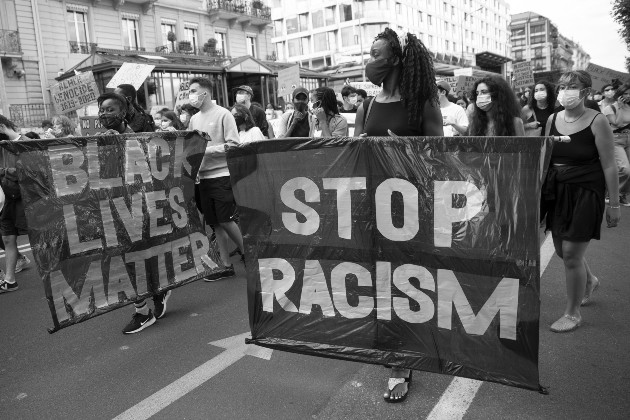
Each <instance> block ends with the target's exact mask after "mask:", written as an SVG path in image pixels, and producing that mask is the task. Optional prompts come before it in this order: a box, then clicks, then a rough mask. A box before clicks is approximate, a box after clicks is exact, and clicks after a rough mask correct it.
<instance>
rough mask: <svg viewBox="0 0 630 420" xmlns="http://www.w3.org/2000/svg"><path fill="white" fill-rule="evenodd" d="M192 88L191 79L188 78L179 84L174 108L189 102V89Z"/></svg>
mask: <svg viewBox="0 0 630 420" xmlns="http://www.w3.org/2000/svg"><path fill="white" fill-rule="evenodd" d="M189 88H190V81H189V80H186V81H183V82H181V83H180V84H179V90H178V91H177V97H176V98H175V106H174V109H177V107H178V106H182V105H184V104H187V103H189V102H190V101H189V100H188V90H189Z"/></svg>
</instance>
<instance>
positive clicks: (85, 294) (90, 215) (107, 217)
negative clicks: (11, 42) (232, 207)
mask: <svg viewBox="0 0 630 420" xmlns="http://www.w3.org/2000/svg"><path fill="white" fill-rule="evenodd" d="M206 141H207V140H206V138H204V137H203V136H202V135H201V134H199V133H196V132H189V133H185V132H172V133H171V132H169V133H150V134H148V133H142V134H126V135H117V136H97V137H75V138H62V139H51V140H33V141H19V142H3V143H2V146H3V147H4V148H6V149H8V150H10V151H11V152H12V153H15V154H17V155H18V162H17V172H18V178H19V184H20V188H21V194H22V200H23V203H24V208H25V213H26V219H27V223H28V231H29V240H30V243H31V247H32V249H33V255H34V257H35V261H36V262H37V266H38V268H39V274H40V276H41V278H42V280H43V283H44V289H45V292H46V298H47V300H48V305H49V306H50V311H51V313H52V318H53V324H54V327H53V328H52V329H49V331H50V332H55V331H57V330H59V329H61V328H64V327H67V326H70V325H73V324H76V323H78V322H82V321H85V320H87V319H89V318H93V317H95V316H97V315H101V314H103V313H106V312H109V311H111V310H114V309H117V308H120V307H122V306H125V305H128V304H130V303H132V302H133V301H134V300H137V299H141V298H147V297H150V296H152V295H154V294H155V293H158V292H164V291H166V290H169V289H173V288H175V287H179V286H182V285H184V284H187V283H190V282H192V281H195V280H198V279H200V278H203V277H205V276H207V275H209V274H211V273H212V272H214V271H219V268H218V266H217V263H216V261H218V259H217V256H216V255H217V254H216V250H215V249H213V247H212V246H211V244H210V243H209V241H208V238H207V236H206V234H205V233H204V227H203V225H202V220H201V219H200V217H199V213H198V211H197V207H196V205H195V198H194V196H195V193H194V184H195V178H196V176H197V171H198V170H199V165H200V163H201V160H202V158H203V155H204V151H205V148H206ZM210 256H212V258H210ZM213 259H214V260H213Z"/></svg>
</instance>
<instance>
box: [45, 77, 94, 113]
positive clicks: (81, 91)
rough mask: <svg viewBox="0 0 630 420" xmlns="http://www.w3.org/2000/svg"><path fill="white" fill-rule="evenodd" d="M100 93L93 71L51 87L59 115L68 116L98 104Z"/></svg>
mask: <svg viewBox="0 0 630 420" xmlns="http://www.w3.org/2000/svg"><path fill="white" fill-rule="evenodd" d="M99 95H100V93H99V91H98V86H97V85H96V81H94V74H92V72H91V71H86V72H85V73H79V74H77V75H76V76H72V77H70V78H68V79H65V80H62V81H61V82H59V83H56V84H54V85H52V86H51V87H50V96H51V98H52V103H53V106H54V107H55V112H56V113H57V114H67V113H68V112H71V111H75V110H77V109H79V108H83V107H85V106H87V105H89V104H91V103H93V102H96V99H98V97H99Z"/></svg>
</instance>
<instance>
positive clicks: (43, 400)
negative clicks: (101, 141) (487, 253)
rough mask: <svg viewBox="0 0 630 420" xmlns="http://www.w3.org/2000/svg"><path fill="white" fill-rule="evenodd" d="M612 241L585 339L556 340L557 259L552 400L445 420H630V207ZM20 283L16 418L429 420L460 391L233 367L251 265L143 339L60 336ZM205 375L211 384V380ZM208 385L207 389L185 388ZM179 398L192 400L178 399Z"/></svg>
mask: <svg viewBox="0 0 630 420" xmlns="http://www.w3.org/2000/svg"><path fill="white" fill-rule="evenodd" d="M603 230H604V232H603V238H602V240H601V241H594V242H592V243H591V246H590V248H589V251H588V260H589V262H590V265H591V268H592V269H593V271H594V272H595V274H596V275H597V276H598V277H599V278H600V280H601V281H602V286H601V288H600V289H599V290H598V291H597V293H596V295H595V298H594V302H593V304H592V306H589V307H586V308H584V309H583V312H582V316H583V318H584V324H583V326H582V327H580V328H579V329H578V330H577V331H575V332H573V333H570V334H554V333H551V332H549V330H548V326H549V325H550V324H551V323H552V322H553V321H555V320H556V319H557V318H558V317H559V316H560V315H561V314H562V310H563V307H564V299H565V291H564V271H563V267H562V263H561V261H560V260H559V259H558V258H557V257H555V256H554V257H553V258H552V259H551V261H550V263H549V265H548V267H547V269H546V271H545V273H544V274H543V277H542V281H541V283H542V287H541V288H542V309H541V323H540V337H541V340H540V343H541V344H540V362H539V365H540V376H541V379H540V382H541V384H542V385H544V386H548V387H549V390H550V394H549V395H541V394H538V393H536V392H532V391H525V390H521V389H515V388H510V387H507V386H502V385H496V384H490V383H483V384H481V386H480V387H479V388H478V390H477V391H476V393H474V392H473V393H472V395H469V396H466V395H465V394H464V393H461V394H458V393H457V392H455V393H454V394H453V395H451V397H453V396H454V397H455V399H456V400H457V401H456V402H457V404H455V405H454V406H453V409H455V411H454V412H450V413H449V412H448V410H447V411H446V413H449V414H444V413H445V412H442V414H438V415H437V416H436V412H435V411H434V412H433V417H432V418H461V413H465V414H464V415H463V418H465V419H485V420H487V419H505V418H510V419H554V420H556V419H627V418H629V417H630V361H629V360H628V357H629V354H630V311H629V306H630V299H629V297H630V282H629V281H628V280H630V278H629V276H628V273H630V251H629V249H630V209H629V208H623V209H622V223H621V225H620V227H618V228H616V229H607V228H605V227H604V228H603ZM24 239H25V238H23V241H22V242H21V243H25V242H24ZM27 255H29V256H32V254H31V253H30V252H27ZM3 263H4V259H1V260H0V266H3V265H4V264H3ZM18 281H19V285H20V290H19V291H17V292H14V293H8V294H4V295H1V296H0V319H1V320H2V322H1V323H0V337H1V345H0V419H4V420H6V419H9V420H13V419H112V418H115V417H116V416H118V415H120V414H121V413H125V412H127V413H131V414H134V415H136V417H133V416H132V417H129V418H146V417H147V416H146V413H147V412H146V411H143V410H142V407H139V406H138V404H139V403H141V402H142V401H143V400H145V399H147V398H149V397H151V396H152V395H154V394H156V393H158V392H159V391H160V390H163V391H162V394H158V395H157V396H156V398H157V400H159V401H162V403H163V405H164V408H163V409H162V410H160V411H158V412H157V414H155V415H154V416H153V417H152V418H155V419H253V418H255V419H367V418H370V419H371V418H374V419H411V418H422V419H424V418H427V416H429V415H430V413H431V412H432V410H434V409H435V407H436V405H437V404H438V402H439V401H440V398H442V397H443V395H444V393H445V391H446V390H447V389H449V385H451V383H452V380H453V378H452V377H448V376H443V375H436V374H429V373H423V372H416V374H415V375H414V381H413V384H412V388H411V393H410V396H409V398H408V399H407V401H406V402H404V403H403V404H387V403H385V402H384V401H383V399H382V393H383V391H384V388H385V387H386V381H387V379H386V378H387V371H386V370H385V369H384V368H382V367H378V366H371V365H364V364H360V363H352V362H343V361H335V360H329V359H321V358H316V357H310V356H301V355H297V354H290V353H282V352H278V351H274V352H273V353H272V354H271V355H269V354H267V355H266V356H267V358H269V357H268V356H270V359H269V360H265V358H264V357H265V354H262V357H263V358H260V357H253V356H252V355H243V354H240V356H238V357H233V356H234V354H235V353H233V352H232V353H230V352H227V351H226V350H225V349H224V348H221V347H218V346H217V345H216V343H215V345H213V344H210V343H211V342H215V341H218V340H222V339H225V338H228V337H231V336H234V335H239V334H243V333H247V332H248V318H247V305H246V301H247V300H246V296H245V287H246V282H245V278H244V276H243V271H242V267H240V266H238V265H237V277H236V278H234V279H231V280H225V281H222V282H217V283H205V282H197V283H193V284H191V285H188V286H186V287H183V288H180V289H177V290H175V291H174V293H173V296H172V297H171V300H170V301H169V306H168V313H167V315H166V316H165V318H163V319H161V320H159V321H158V322H157V323H156V324H155V325H154V326H152V327H150V328H148V329H147V330H145V331H143V332H141V333H139V334H135V335H131V336H126V335H123V334H122V333H121V329H122V328H123V326H124V325H125V324H126V323H127V321H128V320H129V319H130V318H131V315H132V312H133V309H132V308H131V307H126V308H122V309H120V310H117V311H114V312H111V313H109V314H106V315H103V316H101V317H98V318H95V319H92V320H89V321H87V322H84V323H82V324H79V325H76V326H73V327H70V328H66V329H64V330H61V331H59V332H57V333H55V334H52V335H50V334H48V332H47V331H46V327H50V326H51V325H52V321H51V318H50V313H49V310H48V305H47V304H46V300H45V298H44V292H43V288H42V286H41V284H40V281H39V279H38V278H37V272H36V269H35V268H34V267H33V266H31V267H30V268H28V269H27V270H25V271H23V272H22V273H20V274H18ZM239 342H240V340H239ZM248 347H252V348H254V349H259V348H258V347H254V346H248ZM248 351H249V352H252V353H255V351H251V350H249V349H248ZM259 356H261V355H260V354H259ZM230 357H232V359H230ZM209 361H210V362H209ZM191 372H192V373H191ZM199 372H202V373H203V374H205V375H209V376H210V377H209V379H207V380H204V379H199V378H201V377H202V376H203V375H202V374H201V373H199ZM208 372H209V373H208ZM200 375H201V376H200ZM195 380H196V381H198V382H199V383H200V385H198V386H196V387H194V386H193V388H192V389H186V386H188V387H190V386H191V385H190V384H191V383H193V382H194V381H195ZM451 386H452V385H451ZM182 389H184V391H182ZM475 389H476V387H475ZM177 392H182V395H183V396H182V397H181V398H178V399H175V398H174V397H173V395H175V393H177ZM169 398H170V399H173V401H170V399H169ZM451 404H452V403H451ZM457 406H461V407H463V409H462V410H463V411H460V414H457V413H456V411H457V410H456V409H457ZM461 407H460V408H461ZM447 408H448V407H447ZM130 409H131V410H132V411H129V412H128V411H127V410H130ZM133 410H137V411H133ZM143 413H144V414H143ZM453 413H455V414H453Z"/></svg>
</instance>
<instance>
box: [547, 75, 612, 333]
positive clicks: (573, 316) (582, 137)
mask: <svg viewBox="0 0 630 420" xmlns="http://www.w3.org/2000/svg"><path fill="white" fill-rule="evenodd" d="M591 85H592V82H591V76H590V75H589V74H588V73H587V72H586V71H583V70H578V71H569V72H566V73H564V74H562V76H560V79H559V80H558V102H560V104H561V105H562V106H563V107H564V110H563V111H560V112H556V113H554V114H553V115H552V116H550V117H549V119H548V122H547V126H546V133H545V134H546V135H548V136H569V137H570V138H571V142H569V143H556V144H555V145H554V147H553V150H552V152H551V162H550V165H549V169H548V170H547V177H546V180H545V184H544V185H543V188H542V191H543V202H542V214H543V215H546V222H547V223H546V224H547V230H550V231H551V235H552V238H553V244H554V247H555V250H556V254H557V255H558V256H559V257H560V258H561V259H562V261H563V263H564V272H565V279H566V291H567V303H566V306H565V309H564V314H563V315H562V317H560V319H558V320H557V321H556V322H554V323H553V324H552V325H551V327H550V329H551V331H553V332H557V333H564V332H569V331H573V330H575V329H576V328H578V327H579V326H580V325H581V323H582V316H581V313H580V306H581V305H585V304H588V303H589V302H590V300H591V299H592V295H593V292H594V291H595V290H596V289H597V287H598V286H599V284H600V282H599V280H598V279H597V278H596V277H595V276H594V275H593V273H592V272H591V270H590V267H589V265H588V263H587V262H586V259H585V257H584V255H585V254H586V250H587V248H588V245H589V243H590V241H591V240H592V239H597V240H599V239H600V230H601V225H602V219H603V217H604V207H605V203H604V191H605V189H606V188H608V191H609V192H610V197H611V198H610V205H609V206H608V208H607V209H606V221H607V223H608V227H615V226H617V224H618V223H619V217H620V210H619V202H618V201H617V199H616V197H618V196H619V178H618V176H617V165H616V163H615V152H614V146H613V134H612V130H611V128H610V125H609V123H608V120H607V119H606V117H604V115H603V114H601V113H599V112H597V111H594V110H592V109H589V108H587V107H586V106H585V105H584V101H585V99H586V96H587V95H588V92H589V90H590V87H591ZM567 209H569V211H567Z"/></svg>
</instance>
